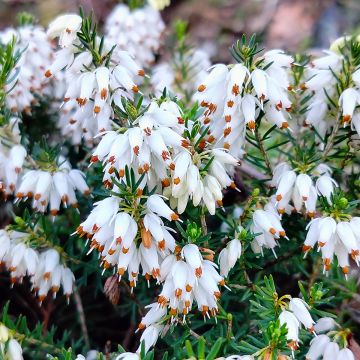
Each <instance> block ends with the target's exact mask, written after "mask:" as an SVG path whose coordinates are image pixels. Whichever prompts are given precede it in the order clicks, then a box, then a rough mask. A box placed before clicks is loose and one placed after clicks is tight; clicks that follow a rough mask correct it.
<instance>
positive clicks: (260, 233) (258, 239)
mask: <svg viewBox="0 0 360 360" xmlns="http://www.w3.org/2000/svg"><path fill="white" fill-rule="evenodd" d="M252 220H253V221H252V223H251V226H250V230H251V231H252V233H253V234H254V235H255V237H254V240H253V241H252V242H251V248H252V250H253V251H254V252H255V253H261V254H263V248H264V247H265V248H266V249H271V250H272V252H273V253H274V255H275V256H276V253H275V247H276V246H278V245H279V242H278V240H279V239H280V238H281V237H283V238H286V239H287V236H286V232H285V230H284V228H283V227H282V225H281V221H280V220H281V217H280V215H279V213H278V212H277V210H276V208H275V206H274V204H273V203H272V202H269V203H267V204H266V205H265V206H264V209H257V210H255V211H254V214H253V218H252Z"/></svg>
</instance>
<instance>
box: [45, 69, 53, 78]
mask: <svg viewBox="0 0 360 360" xmlns="http://www.w3.org/2000/svg"><path fill="white" fill-rule="evenodd" d="M51 76H52V73H51V71H50V70H46V72H45V77H47V78H49V77H51Z"/></svg>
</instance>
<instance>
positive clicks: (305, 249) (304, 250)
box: [302, 245, 312, 252]
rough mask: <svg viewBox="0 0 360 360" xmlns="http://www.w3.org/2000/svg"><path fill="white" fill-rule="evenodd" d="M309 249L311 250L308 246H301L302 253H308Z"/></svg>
mask: <svg viewBox="0 0 360 360" xmlns="http://www.w3.org/2000/svg"><path fill="white" fill-rule="evenodd" d="M311 249H312V247H311V246H310V245H303V247H302V251H303V252H308V251H309V250H311Z"/></svg>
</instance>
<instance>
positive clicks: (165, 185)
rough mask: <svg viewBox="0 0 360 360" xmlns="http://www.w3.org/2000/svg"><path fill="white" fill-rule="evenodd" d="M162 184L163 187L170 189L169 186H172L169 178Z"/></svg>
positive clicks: (162, 181)
mask: <svg viewBox="0 0 360 360" xmlns="http://www.w3.org/2000/svg"><path fill="white" fill-rule="evenodd" d="M161 184H162V186H163V187H168V186H170V180H169V179H167V178H166V179H163V180H161Z"/></svg>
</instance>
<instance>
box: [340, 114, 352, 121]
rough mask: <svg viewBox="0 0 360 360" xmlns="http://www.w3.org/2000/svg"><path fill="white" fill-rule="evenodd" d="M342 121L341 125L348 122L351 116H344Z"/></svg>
mask: <svg viewBox="0 0 360 360" xmlns="http://www.w3.org/2000/svg"><path fill="white" fill-rule="evenodd" d="M342 120H343V123H347V122H350V120H351V116H350V115H344V116H343V118H342Z"/></svg>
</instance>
